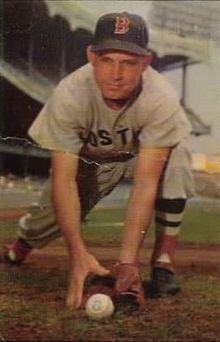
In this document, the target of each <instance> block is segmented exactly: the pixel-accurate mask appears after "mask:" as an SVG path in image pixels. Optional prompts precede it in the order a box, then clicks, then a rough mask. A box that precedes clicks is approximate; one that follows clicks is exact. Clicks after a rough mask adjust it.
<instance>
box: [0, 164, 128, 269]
mask: <svg viewBox="0 0 220 342" xmlns="http://www.w3.org/2000/svg"><path fill="white" fill-rule="evenodd" d="M125 167H126V165H125V163H109V164H106V165H104V164H102V165H97V164H96V163H87V162H84V161H83V160H81V161H80V163H79V170H78V176H77V184H78V190H79V198H80V203H81V220H82V221H83V219H84V218H85V216H86V215H87V214H88V212H89V211H90V210H91V209H92V208H93V207H94V206H95V205H96V204H97V202H98V201H99V200H100V199H101V198H103V197H105V196H106V195H107V194H109V193H110V192H111V191H112V190H113V189H114V188H115V186H116V185H117V184H118V183H119V181H120V179H121V178H122V176H123V174H124V170H125ZM51 190H52V189H51V181H50V179H49V180H48V182H47V184H46V186H45V188H44V191H43V193H42V196H41V200H40V202H39V204H36V205H32V206H31V207H30V209H29V212H28V214H27V215H25V216H24V217H22V218H21V219H20V221H19V227H18V239H17V241H16V242H15V244H14V245H13V246H11V247H10V248H9V249H7V250H5V249H4V250H3V251H2V253H1V254H2V256H1V257H2V259H3V261H4V262H6V263H10V264H12V265H20V264H22V262H23V261H24V260H25V259H26V257H27V256H28V255H29V254H30V252H31V251H32V249H33V248H43V247H44V246H46V245H47V244H48V243H49V242H50V241H53V240H54V239H56V238H58V237H60V236H61V231H60V228H59V226H58V225H57V222H56V217H55V214H54V210H53V206H52V202H51V194H52V191H51Z"/></svg>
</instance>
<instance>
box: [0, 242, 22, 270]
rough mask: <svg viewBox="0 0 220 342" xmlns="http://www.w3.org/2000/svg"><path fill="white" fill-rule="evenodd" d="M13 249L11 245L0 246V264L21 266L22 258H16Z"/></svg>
mask: <svg viewBox="0 0 220 342" xmlns="http://www.w3.org/2000/svg"><path fill="white" fill-rule="evenodd" d="M12 254H14V252H13V250H12V249H11V248H10V247H9V246H0V264H6V265H11V266H20V265H21V264H22V260H16V258H15V256H14V255H13V257H12Z"/></svg>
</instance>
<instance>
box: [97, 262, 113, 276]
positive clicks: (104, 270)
mask: <svg viewBox="0 0 220 342" xmlns="http://www.w3.org/2000/svg"><path fill="white" fill-rule="evenodd" d="M93 272H94V273H96V274H98V275H100V276H105V275H107V274H109V273H110V271H109V270H108V269H107V268H105V267H103V266H101V265H100V264H97V265H96V267H95V269H94V271H93Z"/></svg>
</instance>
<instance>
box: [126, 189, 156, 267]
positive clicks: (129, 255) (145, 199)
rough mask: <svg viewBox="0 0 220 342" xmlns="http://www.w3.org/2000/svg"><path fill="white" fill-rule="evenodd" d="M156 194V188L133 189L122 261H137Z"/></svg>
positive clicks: (128, 209)
mask: <svg viewBox="0 0 220 342" xmlns="http://www.w3.org/2000/svg"><path fill="white" fill-rule="evenodd" d="M155 196H156V189H155V188H151V189H148V190H146V189H145V188H143V185H142V187H140V188H139V189H138V188H136V189H134V190H133V192H132V194H131V197H130V200H129V203H128V208H127V213H126V219H125V227H124V235H123V241H122V247H121V253H120V260H121V261H122V262H128V263H136V262H137V259H138V253H139V249H140V246H141V243H142V241H143V239H144V236H145V232H146V231H147V230H148V228H149V226H150V223H151V218H152V213H153V208H154V201H155Z"/></svg>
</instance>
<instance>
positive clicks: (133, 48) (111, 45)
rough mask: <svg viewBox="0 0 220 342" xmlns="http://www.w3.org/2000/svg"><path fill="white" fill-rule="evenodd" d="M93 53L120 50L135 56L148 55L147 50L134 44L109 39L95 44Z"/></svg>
mask: <svg viewBox="0 0 220 342" xmlns="http://www.w3.org/2000/svg"><path fill="white" fill-rule="evenodd" d="M91 48H92V51H95V52H98V51H105V50H120V51H124V52H129V53H132V54H135V55H141V56H146V55H147V54H148V50H147V48H146V49H145V48H142V47H141V46H139V45H136V44H134V43H131V42H128V41H124V40H119V39H109V40H105V41H101V42H99V43H96V44H93V45H92V46H91Z"/></svg>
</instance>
